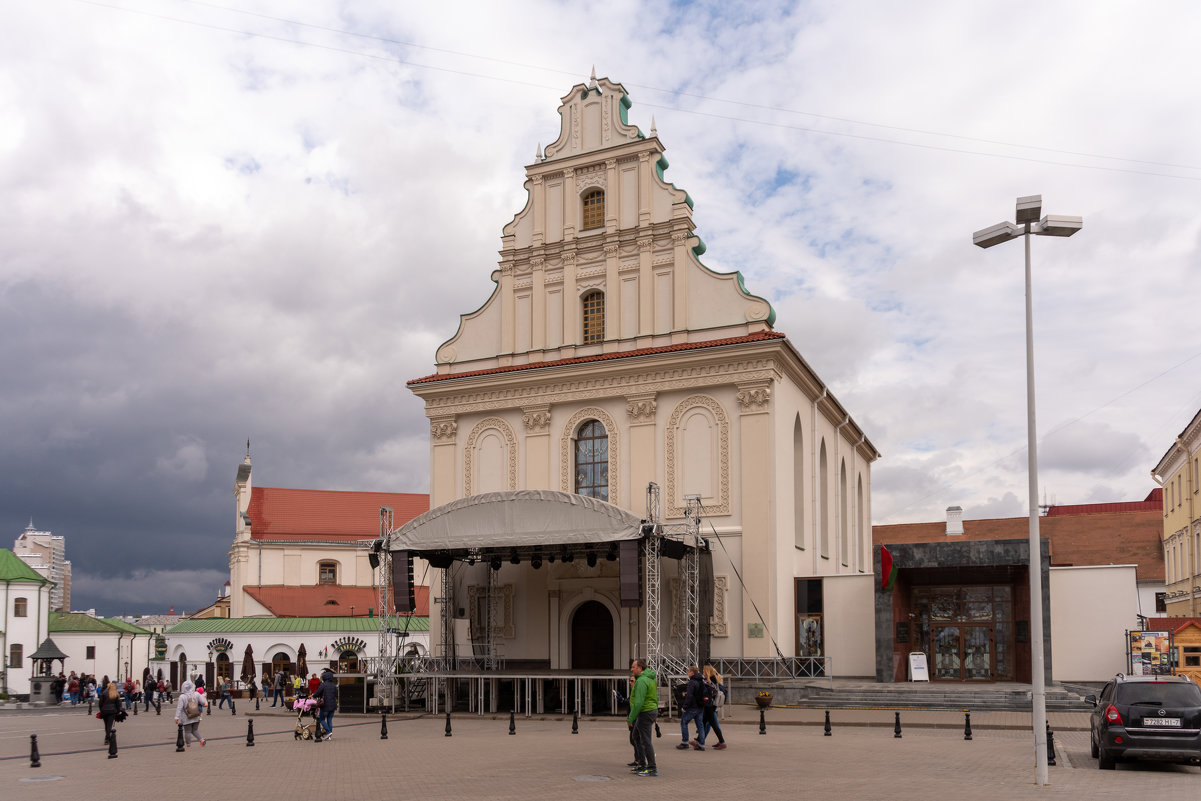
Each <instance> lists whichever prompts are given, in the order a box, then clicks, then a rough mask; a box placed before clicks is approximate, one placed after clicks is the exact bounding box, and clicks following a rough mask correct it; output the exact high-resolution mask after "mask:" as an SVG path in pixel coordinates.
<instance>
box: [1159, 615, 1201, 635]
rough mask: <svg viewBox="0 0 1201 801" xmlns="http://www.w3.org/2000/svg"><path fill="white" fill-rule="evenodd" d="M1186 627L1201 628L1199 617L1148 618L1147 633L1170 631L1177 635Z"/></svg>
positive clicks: (1200, 618)
mask: <svg viewBox="0 0 1201 801" xmlns="http://www.w3.org/2000/svg"><path fill="white" fill-rule="evenodd" d="M1186 626H1196V627H1197V628H1201V617H1149V618H1147V631H1170V632H1172V633H1173V634H1179V633H1180V630H1181V629H1183V628H1185V627H1186Z"/></svg>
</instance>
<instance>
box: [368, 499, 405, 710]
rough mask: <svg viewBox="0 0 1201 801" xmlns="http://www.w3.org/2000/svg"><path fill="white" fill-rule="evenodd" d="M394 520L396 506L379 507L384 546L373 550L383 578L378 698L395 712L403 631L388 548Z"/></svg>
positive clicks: (378, 599) (378, 603) (378, 596)
mask: <svg viewBox="0 0 1201 801" xmlns="http://www.w3.org/2000/svg"><path fill="white" fill-rule="evenodd" d="M393 519H394V516H393V512H392V507H390V506H381V507H380V508H379V536H380V538H379V540H377V541H376V542H377V544H379V545H380V547H379V548H378V550H377V549H376V547H375V546H372V551H373V553H374V554H375V556H376V560H378V562H377V565H376V570H377V571H379V572H378V576H379V578H378V579H377V580H376V582H375V611H376V618H375V619H376V621H377V623H376V626H377V628H378V631H379V650H378V651H377V653H378V657H377V658H376V661H375V671H374V672H375V698H376V704H378V705H379V706H388V707H392V708H393V709H395V705H396V687H397V677H396V667H397V660H398V658H399V654H398V653H397V644H396V632H397V631H399V630H400V618H399V616H398V615H397V614H396V603H395V601H394V600H393V595H392V591H393V587H392V552H391V551H389V550H388V548H387V547H386V543H387V540H388V535H389V534H391V533H392V523H393Z"/></svg>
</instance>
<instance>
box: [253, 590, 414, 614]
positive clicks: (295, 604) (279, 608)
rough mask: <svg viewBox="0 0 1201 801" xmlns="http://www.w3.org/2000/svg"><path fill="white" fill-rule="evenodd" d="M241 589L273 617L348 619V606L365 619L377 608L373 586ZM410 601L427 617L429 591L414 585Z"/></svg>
mask: <svg viewBox="0 0 1201 801" xmlns="http://www.w3.org/2000/svg"><path fill="white" fill-rule="evenodd" d="M243 589H244V590H245V591H246V593H247V594H248V595H249V596H250V597H251V598H254V600H256V601H258V602H259V603H261V604H262V605H263V606H265V607H267V609H268V610H270V612H271V614H273V615H275V616H276V617H349V616H350V614H351V609H350V608H351V607H352V606H353V607H354V615H355V617H359V616H363V617H366V615H367V610H368V609H372V610H374V609H375V608H376V606H378V605H379V599H378V597H377V596H376V594H375V588H374V587H343V586H339V585H334V584H318V585H317V586H315V587H313V586H309V587H283V586H254V587H244V588H243ZM413 600H414V601H416V605H417V611H416V612H414V615H415V616H416V617H429V614H430V588H429V587H423V586H421V585H417V586H414V587H413ZM376 611H377V614H378V610H376Z"/></svg>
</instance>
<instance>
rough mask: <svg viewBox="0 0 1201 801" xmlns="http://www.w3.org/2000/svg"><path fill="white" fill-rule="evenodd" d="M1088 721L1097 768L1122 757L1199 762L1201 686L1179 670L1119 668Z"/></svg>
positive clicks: (1107, 768)
mask: <svg viewBox="0 0 1201 801" xmlns="http://www.w3.org/2000/svg"><path fill="white" fill-rule="evenodd" d="M1093 703H1094V704H1095V705H1096V707H1097V708H1096V710H1095V711H1094V712H1093V713H1092V716H1091V719H1090V721H1089V731H1090V735H1091V736H1090V739H1091V741H1092V751H1093V756H1094V757H1096V758H1097V766H1098V767H1099V768H1101V770H1113V766H1114V762H1117V761H1120V760H1123V759H1147V760H1154V761H1157V762H1176V763H1182V764H1186V765H1201V687H1198V686H1197V685H1196V684H1194V683H1193V682H1191V681H1189V680H1188V679H1187V678H1185V677H1183V676H1123V675H1122V674H1121V673H1119V674H1118V675H1117V676H1115V677H1114V679H1113V681H1111V682H1109V683H1108V684H1106V685H1105V689H1104V690H1102V691H1101V697H1100V699H1098V700H1094V701H1093Z"/></svg>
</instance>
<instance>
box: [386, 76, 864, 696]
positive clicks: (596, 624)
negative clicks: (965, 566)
mask: <svg viewBox="0 0 1201 801" xmlns="http://www.w3.org/2000/svg"><path fill="white" fill-rule="evenodd" d="M629 108H630V101H629V98H628V96H627V94H626V91H625V89H624V88H623V87H622V85H621V84H618V83H614V82H612V81H610V80H607V79H595V78H593V79H592V80H591V81H590V82H589V83H588V84H579V85H577V86H574V87H572V89H571V91H570V92H568V93H567V94H566V95H565V96H564V97H563V98H562V100H561V105H560V106H559V109H558V111H559V115H560V118H561V129H560V132H559V135H558V137H557V139H556V140H555V141H554V142H553V143H552V144H550V145H549V146H547V147H546V149H545V151H544V152H539V154H538V157H537V158H536V159H535V161H534V163H533V164H530V165H529V166H528V167H526V170H525V172H526V174H525V188H526V190H527V192H528V200H527V202H526V205H525V207H524V208H522V209H521V210H520V211H518V212H517V214H516V216H515V217H514V218H513V220H512V221H511V222H509V223H508V224H507V225H505V226H504V228H503V231H502V235H501V246H502V247H501V251H500V254H501V255H500V262H499V267H498V268H497V269H495V270H492V271H491V275H490V276H488V277H489V278H490V279H491V280H492V281H493V282H494V283H495V285H496V288H495V290H494V291H493V293H492V295H491V297H489V299H488V300H487V302H485V303H484V305H483V306H482V307H480V308H479V309H477V310H475V311H472V312H470V313H468V314H464V315H463V316H462V317H461V321H460V325H459V328H458V331H457V332H456V333H455V334H454V336H453V337H451V338H450V339H449V340H448V341H447V342H445V343H444V344H443V345H441V346H440V347H439V348H438V350H437V352H436V354H435V362H436V370H435V371H434V372H433V373H432V374H430V375H428V376H425V377H422V378H417V379H414V380H412V381H410V382H409V384H408V386H409V388H410V389H411V390H412V391H413V392H414V393H415V394H416V395H418V396H419V397H420V398H421V399H422V400H423V401H424V402H425V413H426V416H427V417H428V418H429V421H430V494H429V505H430V507H431V508H430V511H429V512H428V513H427V514H425V515H421V516H419V517H417V518H415V519H414V520H413V521H410V523H409V524H407V525H406V526H405V527H404V528H403V529H401V531H400V534H399V535H398V536H397V537H394V538H391V539H390V540H389V541H388V547H389V548H390V549H393V550H397V551H399V550H405V549H408V550H410V551H411V552H412V553H413V554H414V555H418V556H427V558H428V556H429V555H430V554H436V553H440V554H444V555H447V556H446V558H447V559H451V558H453V560H454V564H455V568H454V571H453V572H452V571H448V570H432V571H430V573H431V574H432V575H433V580H431V581H430V583H431V584H433V585H435V586H434V588H433V590H432V593H433V594H434V595H436V596H441V597H444V598H445V599H446V600H445V602H444V603H434V604H431V605H430V615H431V618H430V629H431V632H434V634H432V636H431V646H432V648H433V649H434V650H435V651H436V650H437V649H438V647H439V644H438V634H436V632H438V631H440V630H441V626H442V623H441V616H442V615H444V614H448V613H449V614H450V615H451V616H452V617H454V618H455V619H456V621H458V622H456V623H455V624H454V628H455V630H456V631H461V630H462V629H463V628H464V627H466V628H467V629H468V630H469V631H470V632H471V636H472V638H473V640H475V641H477V642H478V641H479V639H480V637H479V634H480V628H481V627H482V626H486V625H487V626H490V627H491V640H493V641H495V643H496V644H497V647H498V649H499V651H500V653H501V655H502V656H503V658H504V660H505V663H506V665H508V666H514V667H515V666H521V667H524V668H529V669H531V670H532V669H550V670H555V669H575V670H578V669H581V668H585V669H622V668H625V667H626V666H628V664H629V660H630V659H631V658H632V657H634V656H638V655H642V654H643V653H644V651H643V649H644V648H645V644H646V641H647V631H648V627H652V626H653V627H655V628H657V629H659V630H661V631H662V632H663V635H662V636H663V639H664V641H665V642H667V643H668V644H670V642H669V641H670V639H671V638H672V637H674V636H677V635H678V633H679V630H680V625H681V623H680V622H681V621H682V620H684V619H685V617H686V615H685V610H684V608H683V606H684V596H685V593H684V592H683V591H682V589H681V584H680V581H679V575H678V572H677V571H676V568H675V567H674V565H675V564H676V563H675V562H673V561H672V560H670V559H665V560H664V562H665V563H667V565H668V566H667V567H666V568H665V572H664V584H663V594H662V604H661V607H660V611H659V615H660V619H659V620H657V621H650V620H648V619H647V614H648V611H647V610H648V603H647V599H646V598H645V597H644V595H640V594H639V593H637V592H634V591H633V590H631V591H630V592H628V593H626V592H624V591H623V589H622V587H621V581H622V577H623V568H622V560H626V559H629V558H633V556H634V554H635V553H636V551H634V550H624V549H623V550H622V551H621V557H620V558H617V554H616V548H615V543H617V542H618V541H619V540H622V539H629V538H635V537H637V536H638V524H639V522H640V520H642V519H645V518H647V517H648V514H650V510H648V486H650V485H654V486H655V487H657V488H658V493H659V501H658V506H659V508H658V516H657V517H656V520H659V521H662V522H663V523H664V524H673V523H681V522H683V521H684V519H685V510H686V508H687V507H688V506H689V504H690V503H692V504H693V505H694V508H697V509H699V515H700V531H699V533H700V535H701V536H702V537H704V538H705V540H706V542H707V545H708V551H709V553H710V554H711V571H712V575H711V576H709V575H708V570H707V569H706V579H705V581H704V587H705V588H708V587H712V594H713V598H712V604H709V603H707V600H708V599H707V598H706V603H704V604H703V605H702V607H703V608H704V609H705V611H706V612H711V614H708V615H707V620H706V621H704V622H705V623H707V624H708V634H709V635H710V636H709V638H708V646H707V648H706V649H703V651H702V652H703V653H705V654H706V655H710V656H711V657H713V658H729V659H734V658H762V659H777V658H779V657H794V656H809V657H823V658H824V662H823V664H824V668H823V669H824V670H826V671H828V672H829V673H830V674H832V675H840V676H871V675H873V674H874V670H875V666H874V658H875V656H874V643H873V640H872V636H871V632H872V631H873V626H874V622H873V592H872V542H871V523H870V521H871V467H872V463H873V462H874V461H875V460H876V459H877V458H879V453H878V452H877V451H876V449H875V447H874V446H873V444H872V442H871V441H870V440H869V439H868V437H867V434H866V433H865V432H864V431H863V430H862V429H861V427H860V426H859V424H858V423H857V422H856V421H855V419H854V418H853V417H852V416H851V413H850V412H849V411H848V410H847V409H846V408H844V407H843V405H842V404H841V403H840V402H839V400H838V399H837V398H836V397H835V396H834V394H833V393H832V392H831V391H830V388H829V387H828V386H827V385H826V384H825V383H824V382H823V381H822V380H821V378H820V377H819V376H818V375H817V374H816V373H815V372H814V371H813V369H812V368H811V367H810V366H809V365H808V364H807V363H806V361H805V359H804V357H803V356H802V354H801V353H800V351H799V350H798V349H797V347H796V346H795V345H794V344H793V343H792V342H790V341H789V339H788V338H787V337H786V335H785V334H784V333H782V332H780V331H777V330H776V328H775V326H776V316H775V312H774V310H773V309H772V307H771V305H770V304H769V303H768V301H766V300H765V299H763V298H761V297H758V296H756V295H753V294H751V293H750V292H748V291H747V289H746V288H745V287H744V285H743V280H742V276H741V275H740V274H738V273H726V274H722V273H717V272H714V271H713V270H711V269H709V268H708V267H706V266H705V265H704V264H703V263H702V261H701V258H700V257H701V255H702V254H703V253H704V250H705V247H704V245H703V243H702V242H701V240H700V238H699V237H698V236H697V235H696V233H695V232H694V224H693V220H692V209H693V201H692V199H691V198H690V197H689V196H688V194H687V193H686V192H685V191H684V190H682V189H680V188H677V187H676V186H674V185H673V184H672V183H670V182H669V181H668V180H667V179H666V178H665V174H664V173H665V169H666V167H667V161H666V159H665V157H664V150H665V148H664V145H663V143H662V142H661V141H660V139H659V137H658V134H657V131H656V130H655V129H654V127H652V128H651V130H650V134H649V135H646V134H644V133H643V132H642V131H641V130H640V129H639V128H638V127H636V126H635V125H634V124H632V123H631V122H629V120H628V111H629ZM480 280H481V281H483V280H486V278H485V276H484V275H483V274H482V273H481V275H480ZM524 490H534V491H543V492H544V493H545V499H547V500H548V502H549V505H548V504H543V505H542V506H541V508H543V509H545V510H548V511H547V512H546V514H547V515H548V517H554V516H555V515H557V514H558V512H557V511H555V510H556V509H557V510H567V509H571V511H570V512H568V513H569V514H574V513H575V512H580V509H579V508H578V507H580V504H574V505H573V504H571V503H564V502H563V495H565V494H566V495H576V496H584V497H585V498H589V499H595V500H596V501H598V502H600V503H599V504H593V506H592V507H590V509H591V511H589V512H588V514H591V513H592V512H596V513H597V514H598V515H604V514H608V513H607V512H606V510H605V507H607V506H609V505H611V506H613V507H616V508H617V509H618V510H620V514H617V513H613V514H608V516H609V517H610V518H611V519H612V520H614V521H615V523H614V525H615V526H616V528H615V529H614V532H617V533H613V532H611V533H610V534H609V535H605V536H604V537H602V536H601V534H599V533H598V534H596V537H594V539H596V541H595V542H586V541H585V540H587V536H584V537H583V538H582V539H579V540H578V541H571V542H569V541H568V540H554V542H553V543H552V540H551V539H545V538H544V539H541V540H539V539H537V538H535V539H530V538H529V537H528V536H526V534H528V529H530V528H531V527H534V528H537V527H539V526H542V527H544V528H546V527H551V528H553V526H554V522H553V521H551V520H549V519H541V518H539V519H534V518H537V517H538V515H539V514H541V513H539V512H534V511H530V510H531V509H533V508H535V507H536V506H538V504H537V502H536V501H530V504H531V505H528V506H522V505H521V504H509V505H508V510H509V511H508V512H503V511H499V512H498V513H497V514H493V515H490V516H487V518H486V519H484V516H481V515H479V514H478V510H479V509H480V508H483V507H481V506H479V504H477V503H476V502H475V501H467V500H464V499H469V498H476V497H477V496H479V497H483V496H486V495H487V494H489V493H520V492H521V491H524ZM495 497H497V498H514V497H516V496H514V495H502V496H495ZM525 497H529V496H525ZM589 503H591V501H589ZM554 504H557V506H556V505H554ZM601 504H603V505H604V506H602V505H601ZM584 505H587V504H584ZM472 509H476V511H477V514H476V516H477V518H480V519H479V520H476V521H475V523H479V525H480V526H482V528H474V529H473V528H472V525H474V523H472V521H470V520H469V517H470V515H471V514H472V512H471V510H472ZM494 509H495V510H500V509H501V507H500V506H496V507H494ZM581 513H583V512H581ZM523 514H529V515H532V516H533V517H530V518H526V519H524V520H523V519H520V518H521V516H522V515H523ZM597 519H598V520H599V517H598V518H597ZM435 521H441V522H435ZM436 526H441V527H442V530H441V533H439V534H438V536H442V535H445V537H446V539H443V540H438V538H437V536H433V535H434V531H433V529H434V527H436ZM631 526H632V527H633V528H631ZM618 529H620V531H617V530H618ZM456 531H457V532H459V534H458V535H457V536H460V537H464V538H465V539H463V540H461V541H459V542H458V545H462V546H464V547H462V548H456V542H455V540H454V537H455V536H456V534H455V532H456ZM521 532H525V534H520V533H521ZM519 534H520V536H519ZM426 535H429V536H426ZM476 535H478V536H479V537H482V539H477V540H471V539H470V538H471V536H476ZM522 536H526V538H525V539H522ZM488 538H491V539H488ZM506 538H508V539H506ZM507 542H511V543H512V544H513V545H514V547H513V548H512V549H511V552H512V558H504V559H501V558H498V557H497V558H492V559H483V558H480V559H477V555H478V556H481V557H482V556H484V555H485V551H486V550H487V547H488V546H494V547H492V551H491V552H492V553H495V554H499V553H500V552H499V551H498V550H497V547H499V546H500V545H503V544H504V543H507ZM606 543H608V545H606ZM517 546H520V547H517ZM577 552H578V556H579V558H576V556H577ZM452 553H453V554H455V555H454V556H453V557H452V556H450V554H452ZM592 554H598V555H599V557H598V556H595V555H592ZM556 556H558V557H559V558H557V559H556ZM606 557H609V558H606ZM435 558H437V557H435ZM565 558H566V559H569V561H564V559H565ZM535 563H536V564H535ZM419 564H421V563H419ZM644 567H645V566H641V567H639V570H642V569H643V568H644ZM488 571H493V573H494V575H493V576H489V575H488ZM448 573H449V574H451V576H452V577H451V580H450V581H451V585H452V586H451V587H449V588H447V587H443V586H440V585H439V583H440V582H441V581H442V580H443V579H444V578H445V577H446V575H447V574H448ZM489 586H492V587H494V588H495V589H494V590H492V591H493V592H496V593H499V595H500V597H499V599H498V601H496V602H495V603H496V606H495V607H494V608H495V609H496V614H487V615H485V614H484V613H483V611H482V607H481V605H480V599H481V598H482V597H484V596H485V595H486V594H487V593H488V592H489V590H487V588H488V587H489ZM448 590H449V591H448ZM706 592H707V589H706ZM635 596H638V597H635ZM623 601H624V602H625V603H624V604H623ZM489 603H493V601H489ZM489 620H490V623H488V622H487V621H489ZM655 624H657V626H656V625H655ZM455 636H456V638H461V637H462V635H461V634H456V635H455Z"/></svg>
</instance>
